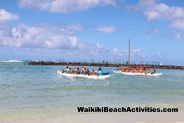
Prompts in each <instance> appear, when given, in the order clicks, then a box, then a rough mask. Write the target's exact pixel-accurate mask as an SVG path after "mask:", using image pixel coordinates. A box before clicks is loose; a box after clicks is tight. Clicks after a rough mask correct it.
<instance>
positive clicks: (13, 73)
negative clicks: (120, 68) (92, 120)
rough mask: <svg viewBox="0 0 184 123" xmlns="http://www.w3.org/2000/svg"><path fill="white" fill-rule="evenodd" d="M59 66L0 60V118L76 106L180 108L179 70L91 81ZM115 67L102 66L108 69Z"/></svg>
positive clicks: (183, 94)
mask: <svg viewBox="0 0 184 123" xmlns="http://www.w3.org/2000/svg"><path fill="white" fill-rule="evenodd" d="M63 68H64V66H28V65H24V64H23V63H0V118H1V116H2V115H4V114H6V113H7V114H11V116H12V117H13V116H14V114H17V112H19V113H20V112H26V111H28V112H42V113H43V114H44V113H45V115H47V113H48V112H49V111H52V113H53V115H57V113H58V112H59V113H60V115H61V114H71V113H74V114H75V113H76V112H77V110H76V107H77V106H87V107H88V106H111V107H122V106H131V107H136V106H142V107H143V106H152V107H177V108H179V110H183V106H184V71H182V70H157V71H158V72H163V74H164V75H163V76H161V77H146V76H141V77H140V76H126V75H121V74H112V75H111V77H110V78H109V79H105V80H92V79H84V78H65V77H61V76H59V75H57V73H56V71H57V70H58V69H59V70H61V69H63ZM115 69H116V68H103V70H104V71H110V72H112V71H113V70H115ZM56 112H57V113H56ZM33 114H34V113H33ZM33 114H32V115H33ZM11 116H10V117H11ZM49 116H50V115H49Z"/></svg>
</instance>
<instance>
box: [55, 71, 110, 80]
mask: <svg viewBox="0 0 184 123" xmlns="http://www.w3.org/2000/svg"><path fill="white" fill-rule="evenodd" d="M57 74H59V75H62V76H65V77H80V78H87V79H106V78H109V77H110V74H108V75H100V76H97V75H84V74H70V73H63V72H62V71H60V70H57Z"/></svg>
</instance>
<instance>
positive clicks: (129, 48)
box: [128, 38, 130, 66]
mask: <svg viewBox="0 0 184 123" xmlns="http://www.w3.org/2000/svg"><path fill="white" fill-rule="evenodd" d="M128 65H129V66H130V38H129V43H128Z"/></svg>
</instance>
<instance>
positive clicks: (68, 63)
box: [28, 61, 184, 70]
mask: <svg viewBox="0 0 184 123" xmlns="http://www.w3.org/2000/svg"><path fill="white" fill-rule="evenodd" d="M28 65H52V66H101V67H128V66H129V65H127V64H112V63H89V62H49V61H30V62H28ZM135 65H138V66H145V67H149V68H156V69H175V70H184V66H175V65H146V64H130V66H132V67H133V66H135Z"/></svg>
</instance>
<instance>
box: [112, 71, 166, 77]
mask: <svg viewBox="0 0 184 123" xmlns="http://www.w3.org/2000/svg"><path fill="white" fill-rule="evenodd" d="M113 72H114V73H121V74H125V75H134V76H161V75H162V74H163V73H153V74H151V73H148V74H146V73H132V72H122V71H120V70H118V71H113Z"/></svg>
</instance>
